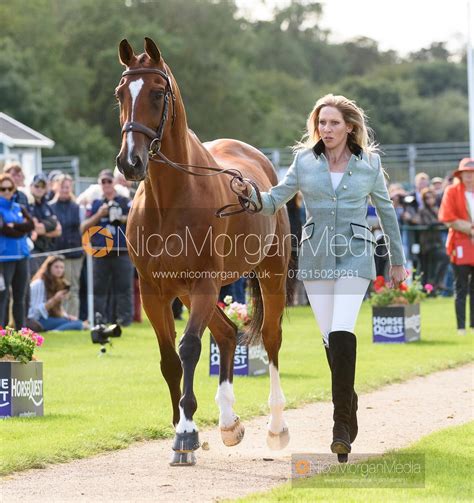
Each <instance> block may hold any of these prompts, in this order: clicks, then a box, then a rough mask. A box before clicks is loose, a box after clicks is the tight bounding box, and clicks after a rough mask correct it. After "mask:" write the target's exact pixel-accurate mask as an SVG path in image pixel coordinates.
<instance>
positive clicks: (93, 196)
mask: <svg viewBox="0 0 474 503" xmlns="http://www.w3.org/2000/svg"><path fill="white" fill-rule="evenodd" d="M108 171H110V170H108ZM114 188H115V191H116V192H117V195H119V196H122V197H126V198H130V190H129V188H128V187H127V186H124V185H122V184H121V183H117V181H116V179H115V177H114ZM103 196H104V193H103V191H102V185H101V184H100V183H93V184H91V185H89V187H87V189H86V190H84V191H83V192H81V193H80V194H79V195H78V196H77V199H76V203H77V204H79V205H80V206H86V207H87V206H90V205H92V203H93V201H96V200H97V199H101V198H102V197H103Z"/></svg>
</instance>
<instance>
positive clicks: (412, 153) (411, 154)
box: [407, 145, 416, 184]
mask: <svg viewBox="0 0 474 503" xmlns="http://www.w3.org/2000/svg"><path fill="white" fill-rule="evenodd" d="M407 154H408V176H409V178H410V183H412V184H413V183H415V175H416V166H415V159H416V147H415V145H408V152H407Z"/></svg>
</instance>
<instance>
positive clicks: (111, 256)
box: [81, 169, 133, 326]
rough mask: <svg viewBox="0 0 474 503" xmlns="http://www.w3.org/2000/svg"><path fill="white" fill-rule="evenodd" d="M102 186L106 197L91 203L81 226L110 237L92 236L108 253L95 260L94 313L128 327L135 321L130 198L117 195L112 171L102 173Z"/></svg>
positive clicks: (105, 170) (96, 243)
mask: <svg viewBox="0 0 474 503" xmlns="http://www.w3.org/2000/svg"><path fill="white" fill-rule="evenodd" d="M99 183H100V185H101V187H102V192H103V197H101V198H100V199H96V200H94V201H93V202H92V204H91V206H90V208H89V209H88V211H87V218H86V219H85V220H84V221H83V222H82V224H81V232H82V233H84V232H86V231H88V230H89V229H91V228H92V227H100V228H101V229H104V230H105V232H104V233H105V234H107V235H108V236H104V235H103V234H102V233H100V232H95V233H92V234H91V237H90V243H91V245H92V247H93V248H96V249H106V250H107V253H106V254H105V255H104V256H101V257H94V312H98V313H100V314H101V315H102V317H103V319H104V321H105V322H106V323H120V324H121V325H123V326H127V325H130V323H131V322H132V320H133V314H132V313H133V309H132V308H133V294H132V284H133V267H132V262H131V261H130V257H129V256H128V252H127V242H126V239H125V230H126V224H127V218H128V212H129V211H130V199H129V198H126V197H123V196H120V195H118V194H117V192H116V190H115V187H114V174H113V172H112V171H111V170H109V169H104V170H102V171H101V172H100V173H99ZM110 236H111V237H112V240H111V241H112V247H111V248H110V249H109V248H108V245H109V243H108V240H109V241H110Z"/></svg>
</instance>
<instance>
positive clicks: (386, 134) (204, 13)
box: [0, 0, 468, 174]
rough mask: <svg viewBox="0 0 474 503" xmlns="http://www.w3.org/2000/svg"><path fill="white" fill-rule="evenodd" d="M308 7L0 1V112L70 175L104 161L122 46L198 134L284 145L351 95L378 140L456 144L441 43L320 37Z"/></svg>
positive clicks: (112, 137)
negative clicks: (160, 62)
mask: <svg viewBox="0 0 474 503" xmlns="http://www.w3.org/2000/svg"><path fill="white" fill-rule="evenodd" d="M322 17H324V8H323V6H322V4H321V3H319V2H306V1H303V0H294V1H293V2H291V3H290V4H288V5H286V6H285V7H282V8H280V9H277V10H276V11H275V16H274V19H273V20H270V21H258V22H251V21H249V20H247V19H242V18H239V17H238V15H237V8H236V6H235V2H234V1H233V0H114V1H104V2H97V1H96V0H74V1H67V2H64V1H61V0H8V1H7V0H0V19H2V33H1V35H0V74H1V75H2V79H1V81H0V110H2V111H4V112H6V113H8V114H9V115H12V116H13V117H15V118H16V119H18V120H20V121H22V122H24V123H26V124H27V125H29V126H31V127H33V128H35V129H38V130H39V131H41V132H42V133H44V134H46V135H48V136H51V137H52V138H53V139H54V140H55V141H56V145H57V146H56V148H55V150H54V151H53V152H52V153H53V154H71V155H79V156H80V158H81V171H82V173H83V174H95V173H97V171H98V170H99V169H101V168H103V167H110V166H111V165H113V162H114V157H115V155H116V154H117V152H118V147H119V142H120V128H119V121H118V110H117V107H116V106H115V101H114V98H113V90H114V88H115V86H116V84H117V82H118V80H119V78H120V73H121V71H122V67H121V66H120V64H119V62H118V59H117V47H118V43H119V42H120V40H121V39H122V38H128V39H129V41H130V42H131V43H132V45H133V46H134V48H135V50H136V52H137V53H139V52H142V47H143V37H144V36H150V37H152V38H154V39H155V40H156V42H157V43H158V44H159V46H160V49H161V51H162V54H163V56H164V58H165V60H166V62H167V63H168V64H169V66H170V67H171V69H172V71H173V73H174V75H175V77H176V79H177V81H178V83H179V86H180V90H181V94H182V96H183V98H184V101H185V105H186V112H187V116H188V123H189V125H190V127H191V128H192V129H193V130H194V131H195V132H196V133H197V135H198V136H199V137H200V138H201V140H203V141H205V140H211V139H215V138H219V137H234V138H237V139H240V140H243V141H247V142H249V143H251V144H253V145H255V146H258V147H263V146H280V147H283V146H286V145H292V144H294V143H295V141H296V140H297V139H299V138H300V137H301V135H302V132H303V130H304V127H305V121H306V117H307V115H308V113H309V111H310V110H311V108H312V105H313V104H314V102H315V100H316V99H317V98H318V97H319V96H321V95H322V94H325V93H327V92H334V93H343V94H346V95H348V96H349V97H351V98H354V99H356V100H357V101H358V102H359V103H360V104H361V105H362V106H363V107H364V108H366V109H367V112H368V114H369V116H370V118H371V125H372V127H373V128H374V129H375V131H376V132H377V140H378V141H379V142H383V143H397V142H430V141H463V140H466V139H467V137H468V130H467V109H468V107H467V89H466V68H465V62H463V63H461V62H457V59H460V58H459V56H460V55H452V54H449V52H448V51H447V50H446V47H445V45H444V44H443V43H441V42H440V43H433V44H432V45H431V46H430V47H428V48H426V49H423V50H421V51H418V52H417V53H413V54H411V55H410V56H409V57H407V58H405V59H402V58H400V57H399V56H398V55H397V54H396V53H394V52H393V51H386V52H384V51H380V50H379V48H378V46H377V43H376V42H375V41H373V40H371V39H368V38H366V37H359V38H357V39H355V40H350V41H347V42H344V43H342V44H334V43H330V42H329V41H328V35H329V33H328V32H327V31H325V30H323V29H321V28H320V21H321V18H322Z"/></svg>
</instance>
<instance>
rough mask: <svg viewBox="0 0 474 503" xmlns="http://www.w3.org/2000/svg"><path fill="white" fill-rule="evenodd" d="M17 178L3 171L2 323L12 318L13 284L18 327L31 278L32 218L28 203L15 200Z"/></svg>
mask: <svg viewBox="0 0 474 503" xmlns="http://www.w3.org/2000/svg"><path fill="white" fill-rule="evenodd" d="M14 194H15V182H14V181H13V178H12V177H11V176H10V175H9V174H6V173H2V174H1V175H0V278H1V287H0V326H2V327H5V326H6V325H7V324H8V322H9V319H8V318H9V299H10V286H11V287H12V291H13V318H14V320H15V328H17V329H20V328H22V327H24V326H25V311H26V307H25V304H26V291H27V285H28V282H29V278H30V273H29V264H28V262H29V259H28V257H29V255H30V250H29V248H28V243H27V239H26V237H27V235H28V233H29V232H30V231H31V230H33V229H34V223H33V219H32V218H31V216H30V215H29V213H28V211H27V210H26V207H25V206H20V205H19V204H18V203H16V202H15V201H14V200H13V196H14Z"/></svg>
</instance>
